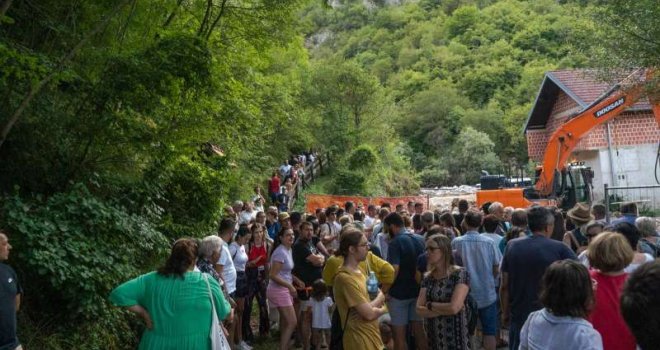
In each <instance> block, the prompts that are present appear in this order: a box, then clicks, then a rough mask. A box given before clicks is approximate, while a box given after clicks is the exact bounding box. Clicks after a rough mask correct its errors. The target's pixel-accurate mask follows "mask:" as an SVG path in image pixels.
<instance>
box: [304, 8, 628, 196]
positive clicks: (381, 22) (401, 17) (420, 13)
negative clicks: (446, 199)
mask: <svg viewBox="0 0 660 350" xmlns="http://www.w3.org/2000/svg"><path fill="white" fill-rule="evenodd" d="M581 6H582V5H575V4H571V3H569V4H562V3H558V2H556V1H552V0H541V1H534V2H525V1H517V0H500V1H473V0H452V1H434V0H424V1H419V2H404V3H402V4H401V5H383V6H378V7H376V8H369V9H368V8H366V7H365V6H362V5H361V4H360V3H359V2H349V3H347V4H346V5H344V6H338V7H336V8H333V9H327V8H325V9H323V10H321V9H320V8H318V5H317V4H311V5H310V6H309V7H308V9H306V11H305V14H306V16H307V17H306V19H307V20H308V23H312V24H311V25H310V26H309V27H308V28H306V30H307V31H308V34H309V35H315V34H317V33H325V34H326V40H325V41H323V42H322V43H321V44H318V45H317V46H315V47H314V48H313V50H312V51H311V53H312V58H313V60H314V61H315V62H319V63H321V62H323V63H322V64H323V65H324V66H326V65H328V64H327V62H337V61H340V62H341V65H342V66H343V65H349V64H355V65H357V66H358V67H360V68H361V69H362V70H364V71H367V72H370V73H371V74H373V75H374V76H376V77H377V78H378V80H379V82H380V83H381V84H382V89H379V90H380V93H381V94H382V95H383V96H386V97H387V99H389V100H390V101H393V102H394V103H395V105H396V107H397V108H396V109H395V111H394V112H393V113H390V114H389V115H388V117H390V119H389V120H385V123H389V124H391V125H394V126H395V128H396V131H397V133H398V134H399V135H400V138H401V140H403V141H404V142H406V143H407V144H408V145H409V146H410V150H411V152H410V153H407V157H408V158H409V159H410V160H411V161H412V165H413V168H414V169H415V170H417V171H424V174H422V175H423V176H421V177H420V179H426V178H434V181H437V180H440V179H441V177H442V176H435V175H433V174H436V173H438V174H442V173H443V172H435V171H434V170H433V169H438V170H445V171H448V173H450V174H452V173H453V172H452V171H450V170H449V166H448V164H447V163H446V162H440V161H439V160H441V159H444V158H443V155H445V154H446V153H447V150H448V149H452V148H453V147H454V145H455V143H456V142H457V137H458V135H459V133H460V132H461V131H462V130H464V128H466V127H472V128H474V129H475V130H477V131H481V132H485V133H486V134H487V135H488V136H489V138H490V140H491V142H493V143H494V147H493V151H494V152H495V154H496V156H497V157H498V158H499V162H502V163H504V164H518V165H520V164H525V163H526V162H527V149H526V148H527V147H526V142H525V138H524V134H523V127H524V121H525V119H524V118H523V116H524V115H525V110H526V113H529V107H530V102H532V101H534V98H535V96H536V93H537V92H538V87H539V84H540V83H541V81H542V78H543V75H544V73H545V72H546V71H548V70H554V69H563V68H573V67H582V66H584V65H585V64H586V62H587V60H586V54H585V52H584V51H579V50H576V49H575V48H574V47H571V46H570V45H567V42H568V41H569V40H571V39H572V38H580V39H584V38H586V36H587V34H588V29H589V28H590V27H589V23H590V21H588V20H585V19H584V18H580V17H579V15H578V14H579V13H580V12H583V11H582V10H583V8H582V7H581ZM329 18H332V19H334V20H330V19H329ZM349 19H350V20H351V21H352V22H351V23H350V25H348V24H347V21H348V20H349ZM629 23H634V22H629ZM328 66H329V65H328ZM326 95H327V96H331V94H326V93H323V96H326ZM387 99H386V100H387ZM380 101H383V99H380ZM324 117H325V116H324ZM333 120H334V121H335V123H338V124H345V123H347V120H344V121H342V120H341V119H338V118H336V119H333ZM343 135H348V134H343ZM351 136H352V135H351ZM347 138H348V139H340V138H337V139H338V140H341V144H347V145H349V147H350V146H354V144H353V143H352V142H351V140H350V139H351V137H350V136H349V137H347ZM395 144H396V143H395ZM425 169H428V171H426V170H425ZM446 181H447V183H449V182H454V181H457V177H455V176H453V175H452V176H450V177H449V178H448V179H447V180H446ZM386 187H387V186H386Z"/></svg>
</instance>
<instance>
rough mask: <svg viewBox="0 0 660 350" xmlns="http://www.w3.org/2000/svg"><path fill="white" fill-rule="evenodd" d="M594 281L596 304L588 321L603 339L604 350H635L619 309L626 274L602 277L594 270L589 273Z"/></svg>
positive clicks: (633, 340) (633, 338)
mask: <svg viewBox="0 0 660 350" xmlns="http://www.w3.org/2000/svg"><path fill="white" fill-rule="evenodd" d="M590 274H591V278H593V279H595V280H596V282H597V283H598V284H597V287H596V293H595V297H596V304H595V305H594V309H593V311H592V312H591V315H590V316H589V321H590V322H591V324H593V326H594V328H595V329H596V330H597V331H598V333H600V335H601V337H602V338H603V349H604V350H635V349H636V347H637V346H636V341H635V337H634V336H633V335H632V333H630V330H629V329H628V326H626V323H625V321H624V320H623V316H621V311H619V310H620V308H619V305H620V302H619V300H620V298H621V290H622V289H623V283H624V282H625V281H626V279H627V278H628V274H627V273H623V274H621V275H618V276H608V275H604V274H602V273H600V272H598V271H596V270H591V271H590Z"/></svg>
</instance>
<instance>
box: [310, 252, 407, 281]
mask: <svg viewBox="0 0 660 350" xmlns="http://www.w3.org/2000/svg"><path fill="white" fill-rule="evenodd" d="M367 263H368V265H369V266H368V269H367ZM342 265H344V257H343V256H334V255H333V256H331V257H330V258H329V259H328V261H326V262H325V267H324V268H323V281H324V282H325V284H326V285H327V286H329V287H332V285H333V281H334V279H335V275H336V274H337V271H339V268H340V267H341V266H342ZM358 267H360V271H362V273H363V274H364V275H365V276H369V273H368V271H367V270H369V271H373V272H374V273H375V274H376V278H377V279H378V281H379V282H380V283H383V284H392V283H394V267H393V266H392V265H390V263H388V262H387V261H385V260H383V259H381V258H379V257H378V256H377V255H375V254H373V253H372V252H368V253H367V258H366V259H365V260H364V261H361V262H360V263H359V264H358Z"/></svg>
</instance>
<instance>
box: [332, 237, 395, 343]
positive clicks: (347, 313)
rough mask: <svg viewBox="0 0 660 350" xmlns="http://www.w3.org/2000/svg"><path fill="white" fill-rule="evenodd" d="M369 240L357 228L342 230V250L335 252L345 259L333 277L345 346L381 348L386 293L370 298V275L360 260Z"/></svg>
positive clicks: (340, 243)
mask: <svg viewBox="0 0 660 350" xmlns="http://www.w3.org/2000/svg"><path fill="white" fill-rule="evenodd" d="M368 249H369V241H368V240H367V237H366V236H365V235H364V234H363V233H362V232H361V231H360V230H358V229H355V228H347V229H345V230H342V234H341V238H340V241H339V250H338V251H337V252H336V253H335V254H337V255H341V256H343V257H344V263H343V265H342V266H341V268H340V269H339V271H338V272H337V275H336V276H335V280H334V295H335V302H336V304H337V309H338V311H339V316H340V319H341V324H342V328H343V329H344V336H343V339H342V343H343V345H344V349H364V350H381V349H383V342H382V340H381V338H380V330H379V327H378V318H379V317H380V316H381V315H383V314H384V313H385V312H386V311H385V307H384V306H383V305H384V303H385V296H384V295H383V293H382V292H380V291H379V292H378V296H377V297H376V298H375V299H374V300H373V301H370V300H369V294H368V293H367V276H366V275H365V274H363V273H362V271H361V269H360V268H359V267H358V264H359V263H360V262H361V261H364V260H365V259H366V258H367V253H368Z"/></svg>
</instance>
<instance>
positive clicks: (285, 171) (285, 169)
mask: <svg viewBox="0 0 660 350" xmlns="http://www.w3.org/2000/svg"><path fill="white" fill-rule="evenodd" d="M290 172H291V165H289V161H288V160H285V161H284V164H282V165H281V166H280V176H281V177H282V180H284V179H286V178H287V177H289V175H290Z"/></svg>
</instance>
